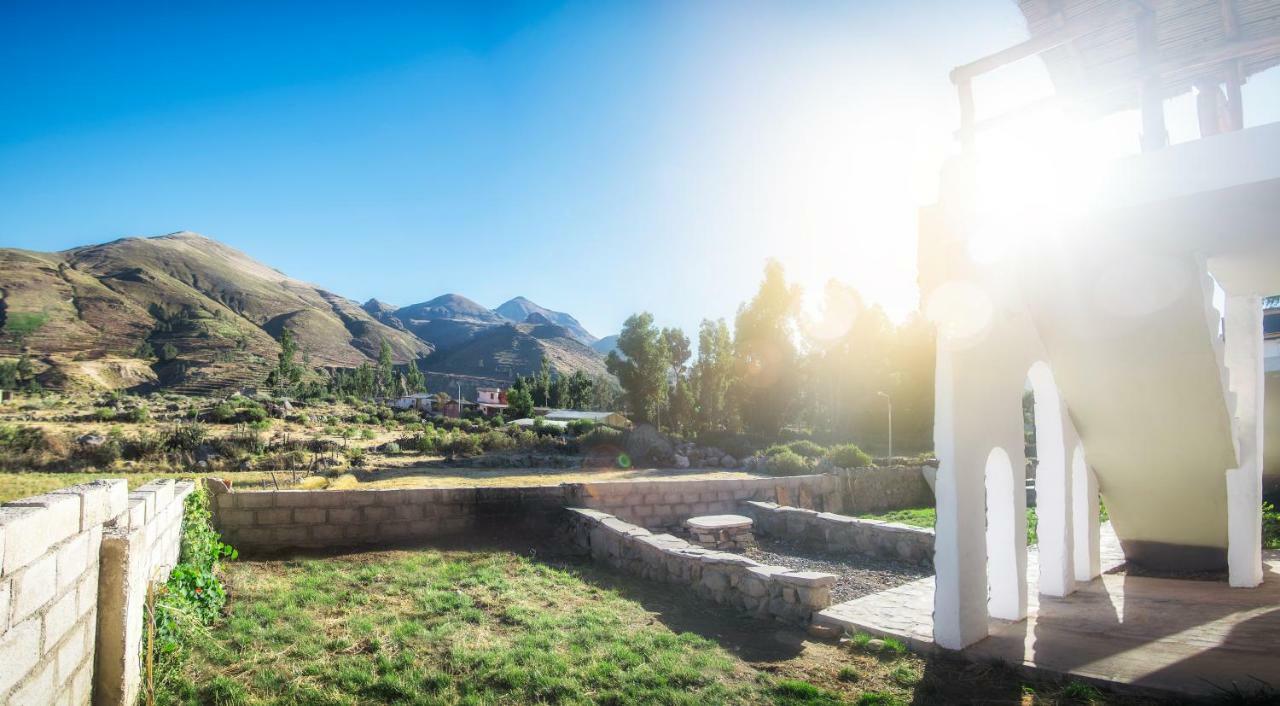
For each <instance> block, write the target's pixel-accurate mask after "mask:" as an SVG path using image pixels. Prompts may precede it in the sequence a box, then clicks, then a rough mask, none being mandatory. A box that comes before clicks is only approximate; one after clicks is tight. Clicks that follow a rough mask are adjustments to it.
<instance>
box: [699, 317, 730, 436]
mask: <svg viewBox="0 0 1280 706" xmlns="http://www.w3.org/2000/svg"><path fill="white" fill-rule="evenodd" d="M733 368H734V360H733V339H732V337H730V335H729V326H728V324H726V323H725V322H724V319H717V320H715V321H711V320H709V319H703V320H702V324H701V325H700V326H699V327H698V360H697V361H696V362H695V363H694V364H693V373H692V383H693V390H692V394H693V397H694V410H695V411H694V418H695V421H694V424H695V426H696V427H697V428H698V429H699V430H700V431H714V430H719V429H730V428H732V427H733V426H734V423H733V419H732V417H733V414H732V410H731V409H730V407H729V404H728V398H727V396H728V393H729V388H730V386H731V385H732V384H733Z"/></svg>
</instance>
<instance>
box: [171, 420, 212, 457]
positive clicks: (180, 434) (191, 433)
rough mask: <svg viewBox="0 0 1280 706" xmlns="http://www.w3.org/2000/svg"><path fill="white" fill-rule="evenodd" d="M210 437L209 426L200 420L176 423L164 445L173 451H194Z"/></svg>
mask: <svg viewBox="0 0 1280 706" xmlns="http://www.w3.org/2000/svg"><path fill="white" fill-rule="evenodd" d="M208 438H209V428H208V427H206V426H205V425H203V424H201V423H200V422H189V423H187V424H175V425H174V426H173V428H172V429H170V430H169V433H168V435H167V436H166V437H165V440H164V447H165V448H167V449H169V450H171V451H187V452H194V451H195V450H196V449H198V448H200V446H201V445H202V444H204V442H205V439H208Z"/></svg>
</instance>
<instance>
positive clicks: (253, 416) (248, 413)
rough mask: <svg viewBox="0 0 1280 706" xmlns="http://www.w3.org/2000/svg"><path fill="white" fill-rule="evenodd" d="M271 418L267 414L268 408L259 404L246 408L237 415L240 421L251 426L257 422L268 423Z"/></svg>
mask: <svg viewBox="0 0 1280 706" xmlns="http://www.w3.org/2000/svg"><path fill="white" fill-rule="evenodd" d="M270 417H271V415H269V414H267V410H266V408H265V407H263V406H262V405H260V404H257V403H254V404H252V405H247V406H245V407H244V409H241V410H240V412H239V414H237V415H236V418H237V419H238V420H239V421H242V422H248V423H250V424H252V423H255V422H266V421H267V420H268V419H269V418H270Z"/></svg>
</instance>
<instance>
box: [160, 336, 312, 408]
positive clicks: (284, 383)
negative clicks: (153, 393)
mask: <svg viewBox="0 0 1280 706" xmlns="http://www.w3.org/2000/svg"><path fill="white" fill-rule="evenodd" d="M165 347H166V349H167V348H168V347H169V344H165ZM175 355H176V351H175ZM165 356H166V353H162V354H161V359H162V360H163V359H164V358H165ZM297 358H298V341H297V339H295V338H294V336H293V329H290V328H285V329H283V330H282V331H280V354H279V355H278V356H277V357H276V368H275V370H273V371H271V373H270V374H269V375H268V376H267V385H268V386H269V387H272V388H275V389H276V390H277V391H279V392H283V393H286V394H287V393H292V392H293V391H294V390H296V389H297V387H298V384H299V383H301V382H302V366H300V365H298V362H297Z"/></svg>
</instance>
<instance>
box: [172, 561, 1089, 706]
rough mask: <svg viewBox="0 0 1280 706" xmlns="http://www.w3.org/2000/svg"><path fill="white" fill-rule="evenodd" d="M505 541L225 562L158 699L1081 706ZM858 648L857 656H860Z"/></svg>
mask: <svg viewBox="0 0 1280 706" xmlns="http://www.w3.org/2000/svg"><path fill="white" fill-rule="evenodd" d="M535 556H545V554H540V553H536V552H530V551H529V548H527V547H521V548H515V547H511V546H503V547H497V546H492V547H487V548H476V547H468V548H467V549H465V550H463V549H451V548H433V549H417V550H401V551H382V552H370V553H364V554H352V555H346V556H332V557H313V558H300V559H295V560H287V561H239V562H234V563H231V564H229V565H227V567H226V568H227V574H228V576H227V578H228V587H229V590H230V595H231V603H230V605H229V606H228V612H227V615H226V617H225V619H224V620H221V621H219V622H218V623H217V624H215V625H214V626H213V627H212V628H211V629H210V631H209V632H208V633H207V634H206V635H202V636H201V637H200V638H199V639H198V640H196V641H194V644H192V645H191V646H189V647H187V648H183V650H182V651H180V652H179V653H177V654H176V655H171V656H170V657H168V658H167V659H166V660H164V661H162V665H163V666H162V668H161V670H160V673H159V674H158V675H157V689H156V691H157V693H156V696H157V700H156V702H157V703H160V704H174V703H218V704H252V703H306V704H357V703H397V704H453V703H470V704H491V703H507V704H528V703H565V704H588V703H603V704H632V703H634V704H641V703H661V704H718V703H723V704H748V703H751V704H754V703H773V704H842V703H861V704H895V703H912V702H914V703H1011V704H1013V703H1068V702H1070V703H1085V702H1088V701H1090V700H1092V699H1093V698H1095V697H1096V696H1097V694H1096V692H1094V691H1093V690H1091V689H1089V688H1087V687H1083V686H1081V685H1077V684H1072V685H1065V686H1063V685H1028V684H1026V683H1024V682H1023V681H1021V680H1020V679H1019V678H1018V677H1017V676H1016V675H1015V674H1014V673H1012V672H1009V671H1004V670H1000V669H997V668H993V667H990V666H986V665H967V664H960V663H953V662H949V661H942V660H937V659H934V660H925V659H922V658H920V657H918V656H915V655H911V654H908V653H904V652H901V651H900V650H899V649H897V646H896V645H892V644H890V645H889V646H887V647H886V648H884V649H883V650H881V651H880V652H878V653H873V652H872V651H870V650H871V649H874V648H876V647H877V645H874V644H872V645H870V646H868V644H867V643H868V641H867V640H866V639H865V637H864V638H862V639H858V640H853V641H850V642H849V643H848V644H846V645H844V646H839V645H836V644H835V643H833V642H822V641H816V640H813V639H812V638H808V637H807V636H806V635H805V634H804V633H803V632H802V631H801V630H800V629H798V628H788V627H783V626H780V625H778V624H775V623H762V622H757V621H754V620H750V619H746V618H742V617H739V616H737V615H734V614H732V613H728V612H725V611H722V610H720V609H718V608H716V607H715V606H710V605H708V604H705V603H701V602H698V601H696V600H693V599H688V598H684V597H681V596H679V595H676V592H672V591H670V590H669V589H668V588H667V587H664V586H662V585H658V584H647V583H645V582H642V581H635V580H631V579H627V578H624V577H620V576H618V575H615V574H611V573H609V572H607V571H601V570H599V569H596V568H594V567H592V566H590V565H584V564H579V563H576V562H572V561H567V560H565V561H561V560H557V559H550V560H547V559H535V558H534V557H535ZM859 645H861V647H859Z"/></svg>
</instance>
